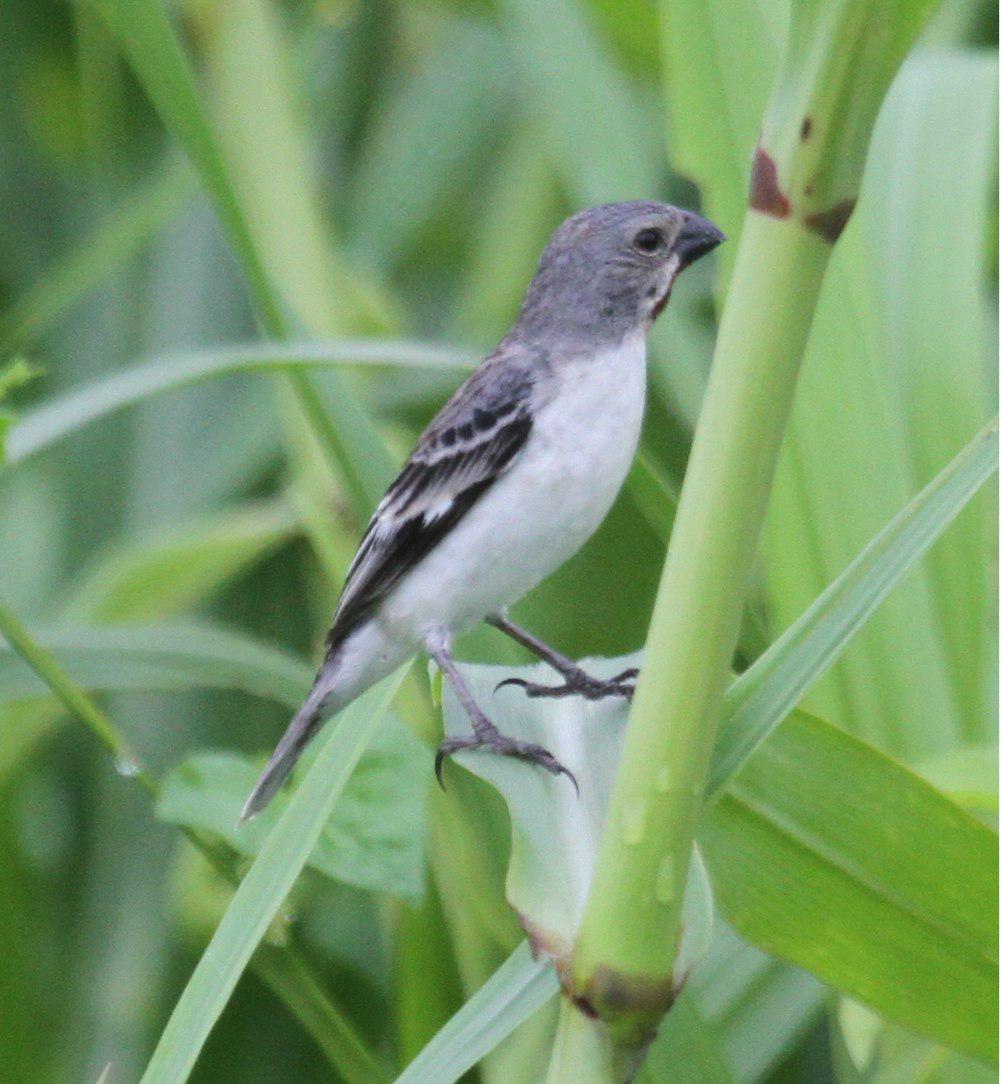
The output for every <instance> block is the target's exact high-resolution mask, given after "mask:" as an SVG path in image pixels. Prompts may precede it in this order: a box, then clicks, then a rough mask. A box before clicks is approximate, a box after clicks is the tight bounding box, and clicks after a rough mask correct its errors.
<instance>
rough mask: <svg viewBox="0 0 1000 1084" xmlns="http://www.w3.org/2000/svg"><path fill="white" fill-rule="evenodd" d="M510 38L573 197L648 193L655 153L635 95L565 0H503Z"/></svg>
mask: <svg viewBox="0 0 1000 1084" xmlns="http://www.w3.org/2000/svg"><path fill="white" fill-rule="evenodd" d="M500 8H501V11H502V12H503V14H504V16H505V18H506V21H507V24H508V25H509V27H510V29H511V40H512V42H513V45H514V47H515V51H516V55H517V59H519V60H520V61H521V63H522V64H523V66H524V69H525V71H526V74H527V77H528V85H529V87H530V88H531V92H532V108H533V110H537V112H538V113H539V115H540V116H541V118H542V120H543V122H544V124H545V125H546V128H547V131H548V134H549V140H550V142H551V146H552V163H553V165H554V166H555V167H556V168H557V169H559V170H561V171H562V173H563V174H564V178H565V182H566V184H567V185H568V186H569V187H570V189H571V191H572V192H573V195H574V199H575V202H577V203H580V204H583V205H587V204H592V203H603V202H606V201H607V200H613V199H650V198H651V197H652V196H654V195H655V194H656V192H657V191H658V190H659V187H660V185H659V181H660V176H661V172H662V167H661V164H660V156H659V154H658V152H657V150H656V146H655V143H654V142H653V140H651V139H650V138H648V137H649V136H650V134H651V127H652V126H651V124H650V122H649V119H648V118H647V117H646V116H645V115H644V113H643V110H642V108H641V107H640V105H639V101H640V99H639V96H638V94H637V93H636V91H635V90H634V88H632V87H631V86H630V85H629V83H628V80H627V79H626V77H625V76H624V75H623V74H622V73H621V72H620V71H619V70H618V68H617V67H616V65H615V62H614V59H613V58H612V57H611V56H610V55H609V54H608V53H607V52H606V51H605V49H604V47H603V45H602V43H601V41H600V39H599V38H598V36H597V35H596V34H595V32H594V30H593V28H592V27H591V26H590V25H589V23H588V21H587V18H586V16H585V14H584V11H583V10H582V8H581V6H580V5H578V4H573V3H571V2H570V0H503V3H502V4H501V5H500Z"/></svg>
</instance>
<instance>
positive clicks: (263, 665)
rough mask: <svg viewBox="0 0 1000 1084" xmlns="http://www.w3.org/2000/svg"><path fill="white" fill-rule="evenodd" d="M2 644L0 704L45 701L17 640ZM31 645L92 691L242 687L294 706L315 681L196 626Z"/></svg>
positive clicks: (275, 655)
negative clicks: (19, 650)
mask: <svg viewBox="0 0 1000 1084" xmlns="http://www.w3.org/2000/svg"><path fill="white" fill-rule="evenodd" d="M5 635H6V633H5ZM8 639H9V640H10V644H11V645H13V646H8V645H7V644H2V643H0V701H4V700H7V701H10V700H23V699H25V698H28V697H34V696H42V695H44V694H45V692H46V691H47V688H48V684H47V679H46V680H43V679H41V678H40V677H39V676H38V675H37V674H36V673H35V672H34V671H33V670H32V669H30V668H28V667H26V666H24V665H23V664H22V663H21V661H20V659H19V658H18V654H19V652H17V651H15V650H14V648H15V647H16V646H17V640H16V639H15V638H13V637H8ZM36 639H37V642H38V643H39V644H40V645H41V646H42V648H43V649H44V650H45V651H47V652H50V653H51V654H52V656H53V657H54V658H55V659H57V660H58V662H59V665H60V666H61V667H62V668H63V669H65V671H66V672H67V673H68V674H69V675H70V678H71V680H72V681H73V682H74V683H75V684H76V685H78V686H81V687H82V688H85V689H87V690H89V691H91V692H109V691H121V690H125V689H141V690H160V691H180V690H184V689H190V688H199V687H200V688H216V689H240V690H242V691H243V692H246V693H250V694H251V695H253V696H261V697H266V698H268V699H271V700H274V701H276V702H278V703H280V704H284V705H285V706H286V707H289V708H297V707H298V706H299V704H300V703H301V702H302V698H303V697H304V696H305V694H306V693H307V692H308V691H309V686H310V684H311V682H312V677H313V668H312V667H311V666H309V665H308V664H307V663H305V662H303V661H302V660H301V659H298V658H296V657H295V656H294V655H290V654H288V653H287V652H286V651H284V650H281V649H279V648H275V647H272V646H271V645H269V644H264V643H261V642H260V641H259V640H255V639H253V638H252V637H249V636H246V635H244V634H242V633H237V632H232V631H230V630H224V629H219V628H215V627H212V626H211V625H208V624H205V623H200V622H198V623H196V622H185V623H184V624H177V625H143V626H139V627H136V628H82V629H63V628H59V629H55V630H52V631H48V632H41V633H39V634H38V635H37V637H36ZM40 672H41V671H39V673H40Z"/></svg>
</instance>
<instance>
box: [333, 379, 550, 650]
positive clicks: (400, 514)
mask: <svg viewBox="0 0 1000 1084" xmlns="http://www.w3.org/2000/svg"><path fill="white" fill-rule="evenodd" d="M480 372H483V370H479V371H478V372H477V373H476V374H474V375H473V377H472V378H471V379H470V380H469V381H468V382H467V383H466V384H465V385H464V386H463V387H462V388H461V389H460V390H459V392H458V394H457V395H456V396H455V397H454V398H453V399H452V400H451V401H450V402H449V403H448V404H447V406H445V408H444V409H443V410H442V411H441V413H440V414H439V415H438V417H437V418H436V419H435V420H434V421H433V422H432V423H431V425H430V426H429V427H428V429H427V430H426V432H425V433H424V435H423V437H422V438H421V440H420V443H419V444H418V445H417V447H416V449H415V450H414V452H413V454H412V455H411V456H410V458H409V459H408V460H407V462H406V464H405V465H404V466H403V469H402V470H401V471H400V473H399V477H398V478H397V479H396V480H395V482H393V484H392V485H391V486H390V487H389V491H388V492H387V493H386V495H385V497H384V498H383V499H382V502H381V503H380V504H379V506H378V508H377V509H376V511H375V515H374V516H373V517H372V520H371V522H370V523H369V524H368V529H367V530H366V531H365V535H364V538H362V540H361V545H360V546H359V548H358V552H357V554H356V555H355V558H354V560H353V561H352V562H351V567H350V569H349V570H348V573H347V581H346V583H345V585H344V591H343V594H342V595H341V597H340V603H339V605H338V606H337V612H336V614H334V618H333V627H332V628H331V630H330V634H329V637H328V640H327V646H328V651H332V650H333V649H334V648H335V647H336V646H337V645H338V644H339V643H340V642H341V641H342V640H343V639H344V638H345V637H346V636H347V634H348V633H349V632H350V631H351V629H352V628H354V627H355V626H356V625H357V624H358V622H359V621H361V620H362V619H363V618H364V617H365V616H367V614H368V613H370V612H371V610H372V609H373V608H374V607H376V606H377V605H378V604H379V603H380V602H381V601H382V599H383V598H385V596H386V594H388V592H389V591H390V589H391V588H392V587H393V585H394V584H395V583H396V582H397V581H398V580H399V579H400V577H402V576H403V575H404V574H405V573H406V572H408V571H410V570H411V569H412V568H413V567H414V566H415V565H416V564H418V562H419V561H420V560H421V558H423V557H424V556H425V555H426V554H427V553H428V552H429V551H430V550H432V549H433V548H434V546H436V545H437V544H438V542H440V541H441V539H442V538H444V537H445V535H447V534H448V532H449V531H450V530H452V529H453V528H454V527H455V525H456V524H457V523H458V522H459V520H461V519H462V517H463V516H464V515H465V514H466V512H468V511H469V509H470V508H471V507H472V506H473V505H474V504H475V502H476V501H477V500H478V499H479V498H480V497H481V496H482V495H483V494H484V493H485V492H486V490H488V489H489V488H490V486H491V485H492V484H493V483H494V482H495V481H496V480H497V478H499V477H500V475H502V474H503V473H504V471H506V470H508V469H509V468H510V466H511V464H512V462H513V461H514V459H515V458H516V456H517V455H518V453H519V452H520V451H521V449H522V448H523V447H524V444H525V442H526V441H527V439H528V435H529V433H530V432H531V424H532V422H531V412H530V409H529V396H530V390H531V385H530V382H529V381H527V380H505V381H502V382H499V383H498V382H497V381H495V380H494V381H485V380H484V381H482V382H480V381H477V379H476V378H477V376H479V373H480ZM486 375H488V374H486ZM491 385H492V386H491Z"/></svg>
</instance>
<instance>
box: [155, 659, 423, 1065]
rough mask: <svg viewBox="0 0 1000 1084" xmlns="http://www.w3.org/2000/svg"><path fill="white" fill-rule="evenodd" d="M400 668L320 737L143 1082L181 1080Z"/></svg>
mask: <svg viewBox="0 0 1000 1084" xmlns="http://www.w3.org/2000/svg"><path fill="white" fill-rule="evenodd" d="M404 673H405V671H397V673H396V674H395V675H394V676H392V677H389V678H386V679H385V680H383V681H381V682H379V684H378V685H376V686H375V687H374V688H372V689H369V690H368V692H366V693H365V694H364V695H363V696H361V697H359V698H358V699H357V700H356V701H355V702H354V703H353V704H351V705H350V707H348V708H347V709H346V710H345V711H343V712H341V714H340V715H339V716H338V717H337V719H336V720H335V722H333V723H332V724H331V725H329V726H328V727H327V730H326V732H325V734H323V735H321V736H320V737H319V738H318V739H317V742H318V746H319V747H318V752H317V754H316V759H315V761H314V762H313V764H312V767H311V768H310V770H309V771H308V772H307V773H306V774H305V776H304V778H303V779H302V782H301V783H300V784H299V786H298V787H297V788H296V790H295V793H294V794H293V796H292V798H291V800H290V801H289V803H288V805H287V806H286V808H285V810H284V812H283V813H282V814H281V816H280V818H279V819H278V823H277V824H276V825H275V826H274V828H273V829H272V831H271V832H270V833H269V834H268V836H267V839H266V840H265V841H264V843H263V845H262V846H261V849H260V852H259V854H258V856H257V859H256V860H255V861H254V864H253V865H252V866H251V867H250V870H249V872H248V873H247V875H246V877H244V879H243V881H242V882H241V884H240V887H239V888H238V889H237V890H236V894H235V895H234V896H233V900H232V902H231V903H230V905H229V907H228V909H227V910H226V913H225V915H224V916H223V919H222V921H221V922H220V923H219V926H218V928H217V929H216V931H215V933H214V934H213V936H212V940H211V941H210V942H209V945H208V948H206V950H205V952H204V953H203V954H202V957H201V959H200V960H199V961H198V965H197V967H196V968H195V970H194V973H193V974H192V976H191V978H190V979H189V980H188V983H187V986H186V987H185V988H184V992H183V994H182V995H181V998H180V1000H179V1001H178V1003H177V1005H176V1006H175V1008H174V1011H173V1013H172V1014H171V1016H170V1020H169V1021H168V1023H167V1026H166V1028H164V1030H163V1032H162V1034H161V1035H160V1038H159V1041H158V1042H157V1045H156V1050H155V1051H154V1052H153V1056H152V1058H151V1059H150V1062H149V1065H148V1066H147V1068H146V1072H145V1073H144V1074H143V1078H142V1079H143V1082H144V1084H154V1082H155V1084H161V1082H163V1084H166V1082H170V1084H173V1082H175V1081H178V1080H186V1079H187V1077H188V1075H189V1073H190V1072H191V1070H192V1068H193V1067H194V1064H195V1061H196V1060H197V1058H198V1054H199V1053H200V1051H201V1048H202V1046H203V1045H204V1043H205V1040H206V1039H207V1038H208V1035H209V1033H210V1032H211V1030H212V1026H213V1025H214V1023H215V1021H216V1020H217V1019H218V1018H219V1015H220V1014H221V1013H222V1010H223V1009H224V1008H225V1006H226V1003H227V1002H228V1001H229V998H230V997H231V995H232V992H233V990H234V989H235V987H236V983H237V982H238V981H239V978H240V976H241V975H242V974H243V971H244V969H245V968H246V966H247V964H248V963H249V962H250V957H251V956H252V955H253V953H254V950H255V949H256V948H257V945H258V943H259V942H260V941H261V939H262V938H263V937H264V935H265V934H266V932H267V929H268V926H269V925H270V924H271V922H272V921H273V920H274V918H275V916H276V915H277V914H278V911H279V910H280V908H281V905H282V903H283V902H284V899H285V897H286V896H287V895H288V893H289V892H290V891H291V889H292V886H293V885H294V884H295V881H296V878H297V877H298V875H299V873H300V872H301V871H302V868H303V866H305V864H306V862H307V861H308V860H309V855H310V854H311V853H312V851H313V848H314V847H315V845H316V842H317V840H318V839H319V837H320V835H321V833H322V831H323V826H324V825H325V824H326V823H327V821H328V820H329V818H330V815H331V813H332V812H333V810H334V807H335V806H336V803H337V801H338V799H339V798H340V796H341V794H342V793H343V790H344V788H345V786H346V785H347V781H348V780H349V779H350V777H351V773H352V772H353V771H354V768H355V767H356V765H357V763H358V761H359V759H360V758H361V754H362V753H363V752H364V749H365V747H366V745H367V744H368V743H369V741H370V740H371V738H372V736H373V734H374V732H375V728H376V727H377V725H378V723H379V721H380V720H381V718H382V716H383V715H384V713H385V712H386V710H387V708H388V706H389V702H390V701H391V700H392V697H393V695H394V694H395V692H396V690H397V688H398V687H399V684H400V682H401V681H402V678H403V675H404Z"/></svg>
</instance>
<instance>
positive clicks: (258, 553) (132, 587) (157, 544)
mask: <svg viewBox="0 0 1000 1084" xmlns="http://www.w3.org/2000/svg"><path fill="white" fill-rule="evenodd" d="M300 530H301V527H300V524H299V521H298V518H297V517H296V515H295V514H294V512H293V510H292V508H291V507H290V506H289V505H288V504H287V503H286V502H284V501H281V500H275V501H268V502H264V501H259V502H256V503H253V504H246V505H243V506H242V507H238V508H229V509H226V510H224V511H222V512H219V513H218V514H216V515H213V516H200V517H197V518H195V519H194V520H193V521H191V522H188V523H184V524H178V525H177V527H172V528H168V529H167V530H160V531H157V532H156V533H155V534H154V535H151V536H149V537H146V538H143V539H142V540H140V541H137V542H133V543H131V544H124V545H122V544H120V545H116V546H113V547H110V548H109V549H108V550H107V551H105V552H104V553H102V554H101V555H100V556H99V557H98V559H97V560H96V561H95V562H94V563H93V564H92V565H91V566H90V567H89V568H88V569H87V570H86V571H85V573H84V574H83V576H82V577H81V578H80V580H79V581H78V583H77V584H76V585H75V587H74V588H73V589H72V591H71V592H70V599H69V601H68V603H67V605H66V606H65V607H64V609H63V610H62V614H61V617H62V619H63V620H65V621H66V622H68V623H70V624H76V623H83V622H85V621H93V622H95V623H104V622H129V621H157V620H170V619H171V618H174V617H176V616H177V615H179V614H181V613H184V612H185V611H188V612H189V611H190V610H191V609H193V608H194V607H196V606H197V605H198V604H199V603H201V602H203V601H204V600H205V599H207V598H209V597H211V596H212V595H213V594H214V593H215V592H217V591H218V589H219V588H220V587H221V586H222V585H223V584H225V583H227V582H229V581H231V580H232V579H234V578H235V577H237V576H238V575H240V574H242V573H245V572H246V571H247V570H248V569H249V568H251V567H252V566H253V565H255V564H256V563H257V562H259V561H261V560H262V559H263V558H264V557H265V556H267V555H268V554H271V553H273V552H274V551H275V550H276V549H278V548H279V547H280V546H282V545H283V544H284V543H286V542H288V541H289V540H290V539H292V538H294V537H296V536H297V534H298V533H299V532H300Z"/></svg>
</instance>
